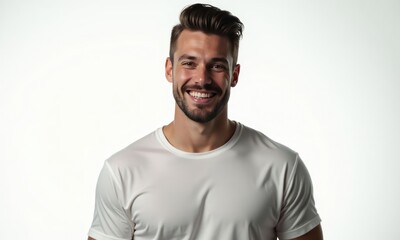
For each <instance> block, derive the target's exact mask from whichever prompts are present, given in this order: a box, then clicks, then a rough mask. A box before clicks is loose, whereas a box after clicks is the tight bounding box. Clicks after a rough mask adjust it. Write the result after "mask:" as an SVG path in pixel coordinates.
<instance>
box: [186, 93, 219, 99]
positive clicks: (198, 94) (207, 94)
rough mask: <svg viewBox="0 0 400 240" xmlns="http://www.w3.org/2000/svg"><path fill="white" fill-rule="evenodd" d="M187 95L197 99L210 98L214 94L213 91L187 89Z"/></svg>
mask: <svg viewBox="0 0 400 240" xmlns="http://www.w3.org/2000/svg"><path fill="white" fill-rule="evenodd" d="M189 95H190V96H192V97H194V98H197V99H200V98H202V99H205V98H211V97H213V96H215V93H205V92H196V91H189Z"/></svg>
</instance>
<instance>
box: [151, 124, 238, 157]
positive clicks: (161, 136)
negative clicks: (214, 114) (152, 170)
mask: <svg viewBox="0 0 400 240" xmlns="http://www.w3.org/2000/svg"><path fill="white" fill-rule="evenodd" d="M235 123H236V128H235V132H234V133H233V135H232V137H231V138H230V139H229V140H228V141H227V142H226V143H225V144H224V145H222V146H220V147H218V148H216V149H213V150H211V151H207V152H200V153H193V152H185V151H182V150H180V149H178V148H176V147H174V146H173V145H171V144H170V143H169V141H168V140H167V138H166V137H165V135H164V132H163V129H162V127H160V128H158V129H157V130H156V132H155V134H156V137H157V140H158V141H159V142H160V144H161V145H162V146H163V147H164V148H165V149H166V150H167V151H169V152H171V153H172V154H174V155H177V156H180V157H183V158H190V159H205V158H212V157H215V156H217V155H219V154H221V153H223V152H225V151H227V150H228V149H230V148H231V147H232V146H233V145H235V144H236V142H237V141H238V140H239V137H240V135H241V133H242V129H243V126H242V124H240V123H238V122H235Z"/></svg>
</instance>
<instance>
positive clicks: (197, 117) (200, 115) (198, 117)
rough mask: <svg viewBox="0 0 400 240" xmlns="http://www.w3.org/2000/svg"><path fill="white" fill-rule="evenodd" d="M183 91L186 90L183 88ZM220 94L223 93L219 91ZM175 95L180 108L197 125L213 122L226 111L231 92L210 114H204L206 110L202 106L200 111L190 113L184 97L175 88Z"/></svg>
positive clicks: (226, 94)
mask: <svg viewBox="0 0 400 240" xmlns="http://www.w3.org/2000/svg"><path fill="white" fill-rule="evenodd" d="M183 90H184V88H183ZM183 90H182V93H185V92H186V91H183ZM219 92H220V93H221V91H219ZM173 94H174V98H175V102H176V104H177V105H178V106H179V108H180V109H181V110H182V112H183V113H185V115H186V116H187V117H188V118H189V119H190V120H192V121H194V122H197V123H207V122H209V121H211V120H213V119H214V118H216V117H217V116H218V115H219V114H220V113H221V111H222V110H223V109H224V107H225V106H226V104H227V103H228V100H229V95H230V92H229V90H227V91H226V92H225V95H224V96H223V98H222V99H221V100H220V102H218V103H217V105H216V106H215V107H214V109H212V110H211V111H210V112H204V111H205V110H204V111H202V106H198V109H196V110H194V111H190V110H189V107H188V106H187V104H186V102H185V99H184V98H183V96H182V97H181V96H180V95H179V94H178V90H176V89H175V88H174V90H173ZM196 112H197V113H196Z"/></svg>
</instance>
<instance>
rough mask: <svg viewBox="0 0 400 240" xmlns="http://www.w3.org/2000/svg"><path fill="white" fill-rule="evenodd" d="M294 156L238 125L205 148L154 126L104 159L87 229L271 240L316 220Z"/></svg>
mask: <svg viewBox="0 0 400 240" xmlns="http://www.w3.org/2000/svg"><path fill="white" fill-rule="evenodd" d="M320 221H321V220H320V218H319V216H318V214H317V211H316V208H315V205H314V199H313V193H312V184H311V179H310V176H309V174H308V172H307V169H306V167H305V166H304V164H303V162H302V161H301V159H300V158H299V156H298V154H297V153H295V152H293V151H292V150H290V149H288V148H287V147H285V146H283V145H281V144H278V143H276V142H274V141H272V140H271V139H269V138H267V137H266V136H265V135H263V134H262V133H260V132H258V131H255V130H253V129H251V128H248V127H246V126H244V125H242V124H240V123H238V124H237V127H236V131H235V133H234V135H233V136H232V138H231V139H230V140H229V141H228V142H227V143H226V144H224V145H223V146H221V147H219V148H217V149H215V150H213V151H210V152H205V153H187V152H183V151H181V150H178V149H176V148H175V147H173V146H172V145H171V144H170V143H169V142H168V141H167V139H166V138H165V136H164V134H163V132H162V129H161V128H160V129H157V130H156V131H154V132H153V133H151V134H149V135H147V136H145V137H144V138H142V139H140V140H138V141H136V142H135V143H133V144H131V145H129V146H128V147H127V148H125V149H123V150H121V151H120V152H118V153H116V154H115V155H113V156H112V157H111V158H109V159H108V160H106V161H105V164H104V167H103V169H102V171H101V173H100V176H99V179H98V184H97V189H96V204H95V212H94V219H93V223H92V226H91V228H90V230H89V235H90V236H91V237H93V238H95V239H97V240H122V239H124V240H131V239H135V240H150V239H152V240H155V239H157V240H158V239H160V240H161V239H163V240H173V239H174V240H178V239H179V240H189V239H204V240H214V239H215V240H235V239H236V240H246V239H248V240H250V239H251V240H261V239H265V240H276V237H279V239H291V238H295V237H298V236H301V235H303V234H305V233H307V232H308V231H310V230H311V229H313V228H314V227H316V226H317V225H318V224H319V223H320Z"/></svg>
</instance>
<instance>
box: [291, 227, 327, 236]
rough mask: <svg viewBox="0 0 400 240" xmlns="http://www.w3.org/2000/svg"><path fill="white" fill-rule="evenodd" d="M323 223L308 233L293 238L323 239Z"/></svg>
mask: <svg viewBox="0 0 400 240" xmlns="http://www.w3.org/2000/svg"><path fill="white" fill-rule="evenodd" d="M323 239H324V237H323V236H322V228H321V224H320V225H318V226H316V227H315V228H314V229H312V230H311V231H309V232H308V233H306V234H304V235H303V236H300V237H298V238H293V239H292V240H323Z"/></svg>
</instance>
